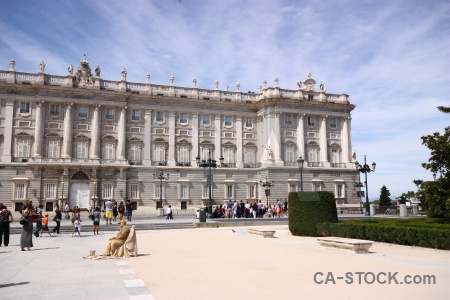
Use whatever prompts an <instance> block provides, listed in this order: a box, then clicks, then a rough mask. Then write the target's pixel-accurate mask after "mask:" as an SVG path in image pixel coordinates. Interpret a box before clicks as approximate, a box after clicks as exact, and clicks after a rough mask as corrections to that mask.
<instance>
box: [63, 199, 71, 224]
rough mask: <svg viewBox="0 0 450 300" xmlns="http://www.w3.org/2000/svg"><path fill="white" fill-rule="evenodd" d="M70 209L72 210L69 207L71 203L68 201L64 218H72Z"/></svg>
mask: <svg viewBox="0 0 450 300" xmlns="http://www.w3.org/2000/svg"><path fill="white" fill-rule="evenodd" d="M69 211H70V207H69V204H67V202H66V205H65V206H64V214H65V216H64V218H65V219H66V220H69V219H70V216H69Z"/></svg>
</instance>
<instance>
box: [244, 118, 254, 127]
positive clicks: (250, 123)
mask: <svg viewBox="0 0 450 300" xmlns="http://www.w3.org/2000/svg"><path fill="white" fill-rule="evenodd" d="M245 127H246V128H253V119H252V118H245Z"/></svg>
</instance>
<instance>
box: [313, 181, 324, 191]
mask: <svg viewBox="0 0 450 300" xmlns="http://www.w3.org/2000/svg"><path fill="white" fill-rule="evenodd" d="M313 189H314V192H320V191H321V190H322V184H321V183H320V182H315V183H313Z"/></svg>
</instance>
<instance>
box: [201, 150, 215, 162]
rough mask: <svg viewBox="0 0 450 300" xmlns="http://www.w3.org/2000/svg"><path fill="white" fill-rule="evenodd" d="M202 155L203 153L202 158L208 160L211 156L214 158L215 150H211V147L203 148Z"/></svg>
mask: <svg viewBox="0 0 450 300" xmlns="http://www.w3.org/2000/svg"><path fill="white" fill-rule="evenodd" d="M201 152H202V155H201V159H202V160H205V161H207V160H208V159H209V158H211V159H212V158H213V157H214V155H213V152H212V150H211V148H202V151H201Z"/></svg>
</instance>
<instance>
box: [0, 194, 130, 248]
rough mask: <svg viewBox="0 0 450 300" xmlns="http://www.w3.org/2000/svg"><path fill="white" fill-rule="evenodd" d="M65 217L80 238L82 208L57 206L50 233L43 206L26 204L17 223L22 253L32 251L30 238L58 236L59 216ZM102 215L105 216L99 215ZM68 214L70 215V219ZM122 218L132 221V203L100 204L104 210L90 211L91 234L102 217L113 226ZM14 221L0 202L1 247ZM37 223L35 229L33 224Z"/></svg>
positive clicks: (29, 202)
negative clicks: (117, 219)
mask: <svg viewBox="0 0 450 300" xmlns="http://www.w3.org/2000/svg"><path fill="white" fill-rule="evenodd" d="M63 212H64V214H65V218H66V219H71V221H72V225H73V233H72V237H73V236H81V224H82V222H83V221H82V219H81V209H80V208H79V207H77V206H73V207H72V208H71V209H70V208H69V205H68V204H66V205H65V206H64V209H63V211H62V210H61V209H60V207H59V205H56V207H55V214H54V216H53V221H54V222H55V223H56V226H55V227H54V228H53V230H51V231H50V229H49V227H48V226H49V214H48V213H44V206H43V205H38V206H37V207H34V206H33V203H32V202H31V201H26V202H25V203H24V204H23V206H22V210H21V216H20V224H21V225H22V231H21V235H20V248H21V250H22V251H25V249H26V250H31V248H32V247H33V235H34V236H35V237H42V234H43V233H45V232H46V233H48V234H49V236H52V234H53V235H56V234H59V233H60V227H61V219H62V214H63ZM102 212H103V213H104V214H103V215H102ZM70 214H72V215H71V216H70ZM124 216H126V217H127V221H131V217H132V205H131V201H130V200H127V201H126V203H123V202H120V203H119V204H117V202H112V201H110V200H107V201H106V202H105V203H104V205H103V211H102V210H101V209H100V207H98V206H97V207H96V208H95V209H93V210H91V209H89V219H91V220H92V222H93V225H94V227H93V231H94V235H98V234H99V229H100V220H101V219H102V218H104V219H105V220H106V224H112V222H116V218H117V217H118V218H119V223H118V224H120V221H122V219H123V218H124ZM12 221H13V214H12V213H11V211H10V210H8V209H7V207H6V206H4V205H3V203H2V202H0V246H1V245H2V244H3V245H4V246H8V244H9V237H10V223H11V222H12ZM34 223H35V224H36V227H35V228H34V225H33V224H34Z"/></svg>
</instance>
